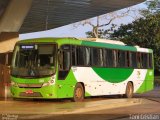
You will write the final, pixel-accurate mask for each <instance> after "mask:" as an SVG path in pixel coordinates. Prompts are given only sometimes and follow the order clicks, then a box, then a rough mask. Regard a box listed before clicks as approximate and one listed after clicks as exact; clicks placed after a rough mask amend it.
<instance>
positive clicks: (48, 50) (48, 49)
mask: <svg viewBox="0 0 160 120" xmlns="http://www.w3.org/2000/svg"><path fill="white" fill-rule="evenodd" d="M56 51H57V45H56V44H32V45H31V44H29V45H28V44H22V45H17V46H15V50H14V54H13V60H12V69H11V74H12V75H13V76H19V77H42V76H49V75H52V74H54V73H55V68H56V66H55V65H56Z"/></svg>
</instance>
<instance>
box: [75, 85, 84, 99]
mask: <svg viewBox="0 0 160 120" xmlns="http://www.w3.org/2000/svg"><path fill="white" fill-rule="evenodd" d="M83 100H84V88H83V86H82V84H81V83H77V84H76V86H75V89H74V96H73V101H74V102H82V101H83Z"/></svg>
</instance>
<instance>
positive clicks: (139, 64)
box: [137, 53, 143, 68]
mask: <svg viewBox="0 0 160 120" xmlns="http://www.w3.org/2000/svg"><path fill="white" fill-rule="evenodd" d="M141 60H142V56H141V53H137V67H138V68H143V66H142V61H141Z"/></svg>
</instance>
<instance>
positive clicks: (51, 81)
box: [42, 80, 55, 87]
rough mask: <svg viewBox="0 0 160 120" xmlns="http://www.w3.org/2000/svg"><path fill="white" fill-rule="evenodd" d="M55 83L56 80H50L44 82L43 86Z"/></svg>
mask: <svg viewBox="0 0 160 120" xmlns="http://www.w3.org/2000/svg"><path fill="white" fill-rule="evenodd" d="M54 84H55V82H54V80H50V81H48V82H47V83H43V85H42V86H43V87H44V86H50V85H54Z"/></svg>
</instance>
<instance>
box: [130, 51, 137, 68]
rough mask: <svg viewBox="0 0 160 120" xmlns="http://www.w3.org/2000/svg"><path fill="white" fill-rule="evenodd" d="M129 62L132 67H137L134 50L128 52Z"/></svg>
mask: <svg viewBox="0 0 160 120" xmlns="http://www.w3.org/2000/svg"><path fill="white" fill-rule="evenodd" d="M130 64H131V67H132V68H137V67H138V63H137V53H136V52H130Z"/></svg>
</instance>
